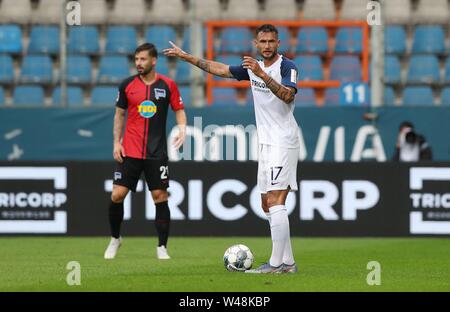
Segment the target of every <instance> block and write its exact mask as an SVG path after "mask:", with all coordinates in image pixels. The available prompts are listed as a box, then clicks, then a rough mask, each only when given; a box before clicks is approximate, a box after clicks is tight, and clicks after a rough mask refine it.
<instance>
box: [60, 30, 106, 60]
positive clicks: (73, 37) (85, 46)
mask: <svg viewBox="0 0 450 312" xmlns="http://www.w3.org/2000/svg"><path fill="white" fill-rule="evenodd" d="M99 42H100V35H99V33H98V29H97V27H95V26H77V27H69V38H68V46H67V50H68V52H69V53H74V54H97V53H99V52H100V45H99Z"/></svg>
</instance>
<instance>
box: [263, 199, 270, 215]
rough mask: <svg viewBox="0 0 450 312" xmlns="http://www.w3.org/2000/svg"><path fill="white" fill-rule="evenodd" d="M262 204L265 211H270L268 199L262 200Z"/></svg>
mask: <svg viewBox="0 0 450 312" xmlns="http://www.w3.org/2000/svg"><path fill="white" fill-rule="evenodd" d="M261 206H262V209H263V210H264V212H269V205H267V199H264V200H262V202H261Z"/></svg>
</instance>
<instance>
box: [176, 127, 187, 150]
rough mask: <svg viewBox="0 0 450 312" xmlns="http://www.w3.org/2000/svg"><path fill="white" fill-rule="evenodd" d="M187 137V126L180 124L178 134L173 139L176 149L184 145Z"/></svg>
mask: <svg viewBox="0 0 450 312" xmlns="http://www.w3.org/2000/svg"><path fill="white" fill-rule="evenodd" d="M185 138H186V126H178V134H177V135H176V136H175V138H174V139H173V146H174V147H175V148H176V149H179V148H180V147H181V146H182V145H183V143H184V139H185Z"/></svg>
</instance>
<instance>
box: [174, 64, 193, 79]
mask: <svg viewBox="0 0 450 312" xmlns="http://www.w3.org/2000/svg"><path fill="white" fill-rule="evenodd" d="M191 67H192V65H191V64H189V63H187V62H183V61H180V60H178V61H177V69H176V75H175V80H176V81H177V82H179V83H187V82H189V80H190V79H191Z"/></svg>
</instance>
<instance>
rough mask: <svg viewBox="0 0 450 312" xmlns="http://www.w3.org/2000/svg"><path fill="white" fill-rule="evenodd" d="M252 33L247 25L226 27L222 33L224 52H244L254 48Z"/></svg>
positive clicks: (220, 50) (221, 49)
mask: <svg viewBox="0 0 450 312" xmlns="http://www.w3.org/2000/svg"><path fill="white" fill-rule="evenodd" d="M252 39H253V36H252V33H251V32H250V29H248V28H247V27H225V28H223V30H222V33H221V34H220V49H219V52H220V53H223V54H227V53H232V54H243V53H249V52H250V51H251V50H252V45H251V44H252Z"/></svg>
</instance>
